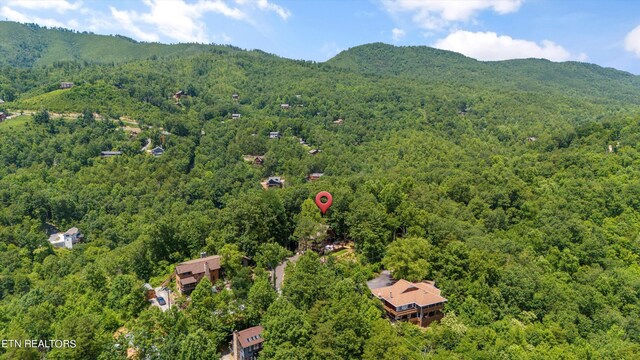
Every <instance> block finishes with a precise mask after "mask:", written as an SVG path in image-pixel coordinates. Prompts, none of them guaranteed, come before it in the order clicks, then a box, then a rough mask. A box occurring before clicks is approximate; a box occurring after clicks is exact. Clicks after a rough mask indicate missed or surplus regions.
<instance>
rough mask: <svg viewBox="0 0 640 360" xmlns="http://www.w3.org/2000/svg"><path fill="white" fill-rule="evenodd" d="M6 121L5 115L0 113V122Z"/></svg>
mask: <svg viewBox="0 0 640 360" xmlns="http://www.w3.org/2000/svg"><path fill="white" fill-rule="evenodd" d="M6 119H7V114H5V113H3V112H0V122H3V121H5V120H6Z"/></svg>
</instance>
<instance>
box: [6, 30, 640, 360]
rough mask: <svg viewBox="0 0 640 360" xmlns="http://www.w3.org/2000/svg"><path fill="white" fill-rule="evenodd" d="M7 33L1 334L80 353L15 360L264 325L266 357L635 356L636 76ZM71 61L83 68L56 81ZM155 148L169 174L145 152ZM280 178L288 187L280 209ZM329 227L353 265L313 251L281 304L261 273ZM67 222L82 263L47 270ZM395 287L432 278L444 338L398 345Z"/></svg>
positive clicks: (573, 66)
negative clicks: (259, 158) (207, 263)
mask: <svg viewBox="0 0 640 360" xmlns="http://www.w3.org/2000/svg"><path fill="white" fill-rule="evenodd" d="M9 26H10V27H12V28H15V31H16V34H18V33H19V34H22V35H20V36H16V37H14V38H13V39H5V38H4V37H3V36H2V35H0V48H2V49H3V51H2V55H1V56H0V66H2V68H1V71H0V99H3V101H4V102H3V103H0V111H2V112H5V113H9V114H12V115H14V116H16V117H15V118H12V119H9V120H6V121H4V122H0V201H1V203H2V207H1V208H0V336H1V337H2V339H43V340H46V339H75V340H76V343H77V346H76V347H75V348H53V349H40V350H38V349H32V348H15V347H14V348H11V347H7V348H0V357H1V358H3V359H40V358H43V357H44V358H46V359H102V360H107V359H126V358H127V349H131V348H132V349H135V350H136V351H137V355H136V356H137V357H138V358H140V359H147V358H148V359H209V358H215V357H216V356H218V354H219V353H220V352H221V351H223V349H224V348H226V347H227V346H228V344H229V342H230V339H231V333H232V332H233V331H234V330H241V329H244V328H246V327H249V326H254V325H258V324H261V325H263V326H264V328H265V333H264V336H265V343H264V349H263V351H262V352H261V353H260V358H263V359H282V360H285V359H287V360H288V359H389V360H392V359H393V360H395V359H424V358H430V359H431V358H433V359H543V358H544V359H549V358H551V359H632V358H636V357H637V354H639V353H640V264H639V256H640V237H639V235H640V152H639V150H638V145H639V144H640V78H639V77H638V76H634V75H631V74H628V73H624V72H621V71H617V70H613V69H604V68H600V67H598V66H596V65H590V64H581V63H551V62H548V61H543V60H534V59H530V60H517V61H515V60H514V61H505V62H478V61H475V60H473V59H469V58H466V57H464V56H462V55H459V54H456V53H452V52H446V51H441V50H435V49H430V48H427V47H393V46H390V45H385V44H369V45H363V46H360V47H357V48H353V49H349V50H347V51H344V52H343V53H341V54H339V55H337V56H336V57H335V58H334V59H331V60H329V61H327V62H325V63H315V62H309V61H296V60H289V59H283V58H279V57H277V56H274V55H270V54H267V53H263V52H260V51H243V50H240V49H236V48H232V47H221V46H213V45H172V46H168V45H160V44H145V43H136V42H133V41H131V40H128V39H123V38H120V37H115V36H112V37H108V36H98V35H92V34H79V33H74V32H70V31H66V30H61V29H44V28H39V27H36V26H33V25H18V24H15V23H7V22H0V28H2V27H9ZM0 34H6V32H4V31H0ZM16 39H17V40H16ZM16 44H17V45H16ZM16 46H17V47H16ZM89 46H90V47H89ZM17 48H20V49H21V50H20V51H22V52H24V53H29V54H34V56H35V55H37V58H36V57H34V58H32V59H30V60H28V59H26V58H25V61H22V62H20V61H17V60H16V59H22V57H21V55H20V56H19V55H17V54H16V52H15V51H18V50H15V49H17ZM97 48H101V49H102V48H103V49H110V51H111V52H112V53H113V54H116V55H117V56H121V58H120V61H116V60H115V59H116V58H117V56H115V57H114V59H112V58H106V59H105V58H104V57H103V55H102V54H103V53H102V52H100V51H94V50H91V49H97ZM196 48H197V50H194V49H196ZM159 49H161V50H159ZM186 49H191V50H186ZM36 50H37V51H36ZM74 51H75V52H74ZM60 52H65V53H73V54H78V55H77V56H75V57H72V58H65V57H61V58H59V59H58V60H55V61H50V59H52V58H54V57H55V54H56V53H60ZM14 55H15V56H14ZM43 59H44V60H43ZM47 59H49V60H47ZM27 60H28V61H27ZM61 82H73V83H74V86H73V87H71V88H70V89H60V84H61ZM178 91H183V93H184V94H185V95H184V96H182V97H181V98H179V99H178V98H176V97H174V96H173V95H174V94H175V93H177V92H178ZM233 94H237V95H238V97H237V99H234V98H233V97H232V95H233ZM281 104H289V105H290V106H289V107H288V108H283V107H281ZM21 114H22V115H21ZM232 114H241V117H239V118H235V119H234V118H232ZM338 119H341V120H342V121H337V120H338ZM133 127H136V128H137V131H131V128H133ZM270 132H279V133H280V134H281V136H280V138H279V139H270V138H269V133H270ZM300 138H301V139H303V140H304V141H305V143H306V144H308V145H305V144H301V142H300V140H299V139H300ZM147 139H149V140H147ZM148 141H149V142H150V143H151V144H152V146H163V148H164V149H165V150H166V151H165V152H164V154H163V155H162V156H159V157H154V156H151V155H149V154H147V153H145V152H144V151H142V152H141V151H140V149H141V148H143V147H144V146H145V145H146V144H147V142H148ZM312 148H313V149H319V150H321V151H320V152H319V153H317V154H315V155H312V154H310V153H309V150H310V149H312ZM111 150H118V151H121V152H122V155H121V156H115V157H109V158H103V157H101V156H100V154H101V151H111ZM245 155H263V156H264V163H263V164H262V165H255V164H252V163H249V162H247V161H245V160H244V159H243V157H244V156H245ZM316 172H319V173H324V175H323V176H322V177H321V178H320V179H319V180H316V181H307V176H308V175H309V174H310V173H316ZM269 176H281V177H282V178H284V179H286V186H285V187H284V188H282V189H271V190H268V191H266V190H263V189H262V187H261V185H260V182H261V181H263V180H264V179H265V178H267V177H269ZM320 190H326V191H329V192H331V194H332V195H333V206H332V207H331V208H330V210H329V211H328V213H327V214H326V215H325V216H324V217H321V216H320V213H319V211H318V210H317V208H316V207H315V205H314V204H313V202H312V199H313V198H314V196H315V194H316V193H317V192H318V191H320ZM324 225H328V226H329V228H330V229H331V234H332V236H333V237H334V238H335V239H336V240H340V241H349V242H353V244H354V249H355V252H354V253H353V254H352V255H351V256H334V255H329V256H327V257H323V258H322V259H321V255H318V254H316V253H315V252H314V251H308V252H306V253H305V254H304V255H303V256H301V257H300V259H299V260H298V261H297V262H296V263H295V264H291V265H289V266H288V267H287V271H286V274H285V277H284V284H283V287H282V291H281V292H277V291H276V290H274V288H273V286H272V279H271V277H270V275H269V273H268V270H270V269H272V268H273V266H274V264H277V263H278V262H279V261H281V260H282V259H283V258H285V257H286V256H288V255H289V254H292V253H293V252H295V251H296V250H297V249H298V248H299V246H300V245H301V244H307V243H314V242H318V241H320V238H319V237H317V236H315V235H317V233H318V231H319V229H324V228H325V227H323V226H324ZM51 226H55V227H57V228H58V229H61V230H62V231H64V230H66V229H68V228H70V227H77V228H79V229H80V230H81V231H82V232H83V234H84V241H83V242H82V243H79V244H77V245H76V246H74V248H73V249H71V250H68V249H64V248H63V249H60V248H53V247H52V246H51V244H50V243H49V242H48V241H47V238H48V233H47V229H48V228H49V227H51ZM203 251H204V252H207V253H209V254H219V255H221V257H222V262H223V268H224V269H225V274H224V279H223V280H221V281H220V283H218V284H211V283H209V282H208V281H201V282H200V283H199V284H198V287H197V288H196V290H195V291H194V292H193V293H192V294H191V296H190V298H189V299H187V298H181V299H180V304H179V306H176V307H173V308H172V309H171V310H169V311H166V312H162V311H160V309H159V308H157V307H151V306H149V304H148V302H146V301H145V298H144V293H143V288H142V285H143V284H144V283H146V282H149V283H152V284H154V285H158V284H160V283H162V282H163V281H165V280H166V279H168V278H169V277H170V275H171V274H172V273H173V271H174V266H175V264H177V263H180V262H182V261H185V260H189V259H194V258H197V257H198V256H199V254H200V253H201V252H203ZM244 256H247V257H250V258H251V259H253V260H254V262H255V266H251V267H243V266H242V265H241V262H242V259H243V257H244ZM383 269H388V270H391V271H392V273H393V275H394V276H395V277H397V278H400V277H401V278H405V279H408V280H411V281H420V280H425V279H429V280H434V281H435V282H436V284H437V285H438V287H439V288H440V289H441V290H442V294H443V296H444V297H446V298H447V299H448V302H447V304H446V306H445V314H446V316H445V318H444V319H443V320H442V321H441V322H440V323H437V324H433V325H431V326H429V327H428V328H426V329H421V328H419V327H416V326H414V325H412V324H408V323H396V324H392V323H390V322H389V321H388V320H387V319H386V318H385V317H384V316H383V311H382V307H381V304H380V302H379V301H378V300H377V299H374V298H373V297H372V296H371V293H370V291H369V290H368V288H367V286H366V283H365V282H366V281H367V280H369V279H371V278H373V277H374V276H376V274H377V273H379V272H380V271H381V270H383ZM226 284H229V289H228V290H225V289H224V288H225V286H226ZM170 286H173V285H170ZM212 289H213V290H212Z"/></svg>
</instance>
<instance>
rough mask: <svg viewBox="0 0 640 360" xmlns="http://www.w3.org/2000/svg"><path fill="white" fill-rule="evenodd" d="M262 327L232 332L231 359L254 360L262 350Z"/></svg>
mask: <svg viewBox="0 0 640 360" xmlns="http://www.w3.org/2000/svg"><path fill="white" fill-rule="evenodd" d="M263 330H264V329H263V328H262V326H254V327H252V328H248V329H244V330H242V331H234V332H233V358H234V359H235V360H255V359H257V358H258V353H259V352H260V350H262V343H263V342H264V339H263V338H262V331H263Z"/></svg>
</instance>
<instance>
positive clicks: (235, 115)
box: [231, 114, 240, 120]
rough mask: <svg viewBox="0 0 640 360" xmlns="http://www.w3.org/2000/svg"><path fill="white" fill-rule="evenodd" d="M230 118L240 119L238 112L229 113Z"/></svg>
mask: <svg viewBox="0 0 640 360" xmlns="http://www.w3.org/2000/svg"><path fill="white" fill-rule="evenodd" d="M231 118H232V119H234V120H236V119H240V114H231Z"/></svg>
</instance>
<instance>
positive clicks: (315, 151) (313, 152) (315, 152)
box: [309, 149, 322, 155]
mask: <svg viewBox="0 0 640 360" xmlns="http://www.w3.org/2000/svg"><path fill="white" fill-rule="evenodd" d="M320 151H322V150H318V149H311V150H309V154H311V155H316V154H318V153H319V152H320Z"/></svg>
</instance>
